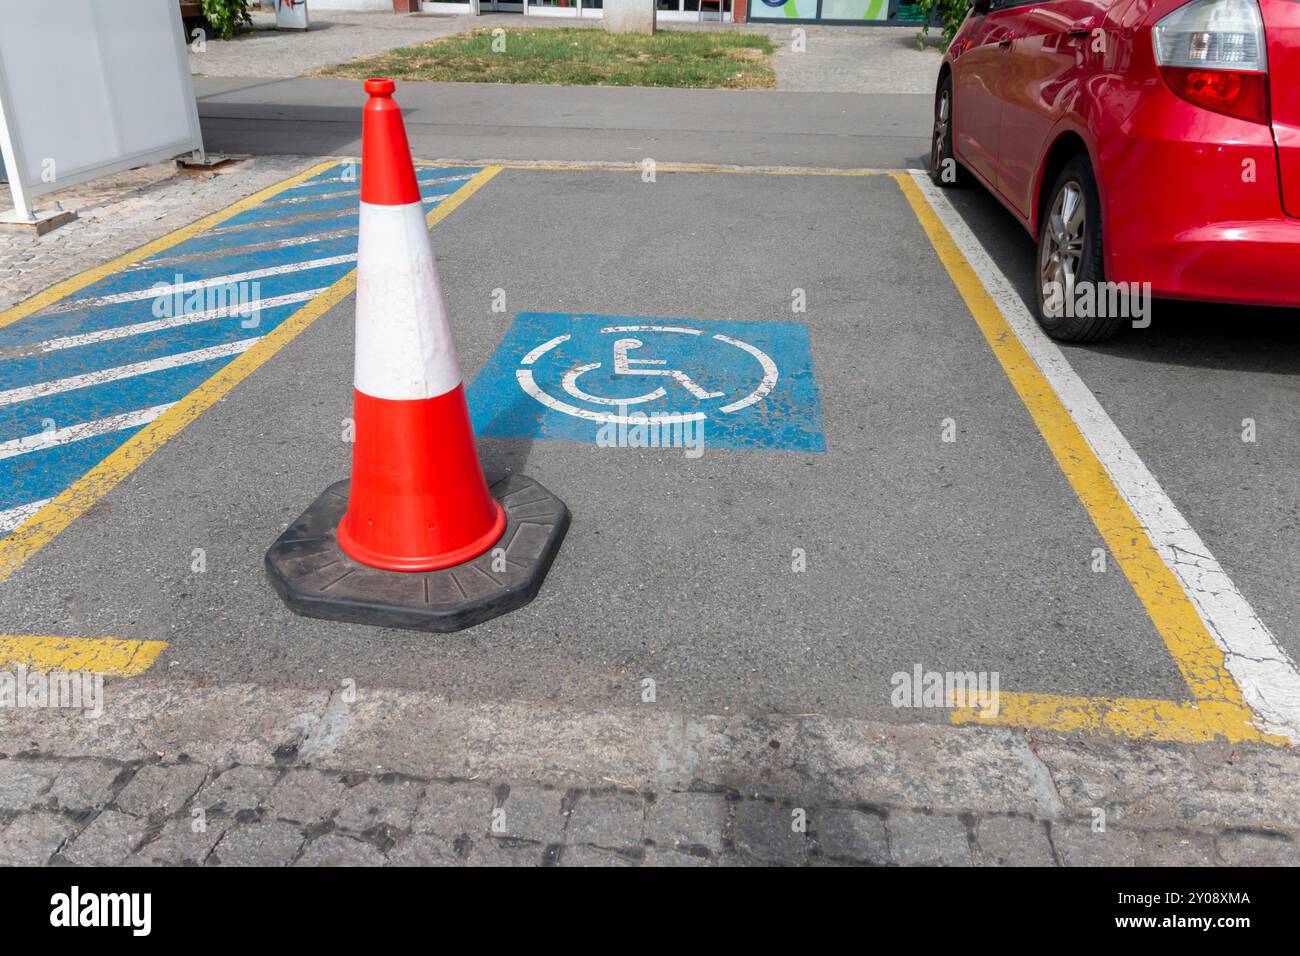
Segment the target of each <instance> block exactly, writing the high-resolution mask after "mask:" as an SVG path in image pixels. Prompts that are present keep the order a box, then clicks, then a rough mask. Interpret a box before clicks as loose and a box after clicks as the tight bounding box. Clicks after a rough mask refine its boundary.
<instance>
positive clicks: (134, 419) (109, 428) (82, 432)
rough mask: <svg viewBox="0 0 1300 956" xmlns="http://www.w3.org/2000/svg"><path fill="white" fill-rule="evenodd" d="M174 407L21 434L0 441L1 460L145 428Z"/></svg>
mask: <svg viewBox="0 0 1300 956" xmlns="http://www.w3.org/2000/svg"><path fill="white" fill-rule="evenodd" d="M174 404H175V403H174V402H168V403H167V404H165V405H154V406H153V407H152V408H141V409H139V410H137V411H134V412H123V413H122V414H121V415H109V416H107V417H106V418H97V419H95V420H94V421H89V422H78V423H77V424H76V425H68V426H67V427H65V428H51V429H50V430H49V431H44V432H38V433H37V434H35V435H24V436H23V437H22V438H14V439H11V440H10V441H5V442H0V458H14V457H16V456H18V455H26V454H28V453H30V452H34V451H41V450H42V449H45V448H53V447H55V446H56V445H69V444H71V443H72V442H74V441H83V440H85V439H87V438H94V437H95V436H96V435H107V434H108V433H109V432H118V431H122V429H124V428H136V427H138V426H140V425H148V424H149V423H150V422H151V421H153V420H154V419H155V418H157V417H158V416H159V415H161V414H162V413H163V412H165V411H167V409H169V408H171V407H172V405H174Z"/></svg>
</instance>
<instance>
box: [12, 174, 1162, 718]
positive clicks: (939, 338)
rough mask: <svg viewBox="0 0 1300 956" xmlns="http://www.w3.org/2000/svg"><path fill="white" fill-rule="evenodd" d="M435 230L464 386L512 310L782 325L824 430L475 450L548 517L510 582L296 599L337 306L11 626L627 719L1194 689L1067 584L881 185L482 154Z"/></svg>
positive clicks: (1146, 630) (1029, 483)
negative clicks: (626, 711)
mask: <svg viewBox="0 0 1300 956" xmlns="http://www.w3.org/2000/svg"><path fill="white" fill-rule="evenodd" d="M579 223H580V224H581V228H575V224H579ZM611 235H618V236H619V241H618V242H617V243H613V242H610V241H609V237H610V236H611ZM435 245H436V248H437V250H438V253H439V256H440V264H441V268H442V272H443V275H444V276H445V281H446V286H447V292H448V299H449V303H450V307H451V314H452V315H453V316H454V325H455V333H456V337H457V342H458V346H459V348H460V350H461V356H462V362H463V365H464V368H465V372H466V377H467V380H471V381H472V380H473V379H474V377H475V375H476V373H478V372H479V370H480V368H482V367H483V366H484V364H485V363H486V362H487V360H488V357H489V355H490V353H491V352H492V350H493V349H494V348H496V347H497V345H498V343H499V342H501V340H502V339H503V337H504V336H505V334H506V332H507V329H508V327H509V325H510V323H511V321H512V319H513V318H514V317H515V316H516V315H517V314H519V313H522V312H545V313H598V314H601V315H605V316H618V317H646V316H651V317H665V318H671V319H673V320H674V321H676V320H679V319H680V320H682V321H683V322H685V323H689V322H690V321H719V320H721V321H735V322H742V321H743V322H755V323H770V322H791V321H794V322H798V323H802V324H804V325H806V328H807V332H808V338H809V341H810V344H811V368H810V373H811V376H812V378H813V380H814V381H815V383H816V388H817V392H818V393H819V396H820V414H821V419H822V422H821V426H822V432H823V434H824V441H825V448H826V450H825V451H824V452H815V453H809V452H805V451H800V450H784V449H769V448H763V447H759V448H747V449H735V450H733V449H731V448H713V447H710V446H709V445H708V433H707V432H706V435H705V439H706V447H705V449H704V452H703V454H702V455H701V456H700V457H699V458H697V459H692V458H689V457H687V456H686V455H685V454H683V453H682V451H680V450H676V449H672V450H669V449H638V448H602V447H599V446H596V445H593V444H588V443H575V442H571V441H547V440H533V439H531V438H514V439H509V438H490V437H489V438H484V439H482V454H483V460H484V465H485V468H486V469H487V471H488V472H489V474H490V475H491V474H493V473H496V474H500V473H504V472H507V471H519V472H523V473H526V474H528V475H530V476H531V477H533V478H536V479H538V480H539V481H541V482H542V483H543V484H545V485H546V486H548V487H549V488H551V489H553V490H554V491H556V492H557V493H558V494H560V495H561V497H563V498H564V500H565V501H566V502H567V504H568V505H569V508H570V509H571V511H572V512H573V515H574V522H573V527H572V529H571V531H570V533H569V537H568V540H567V541H566V543H565V545H564V548H563V549H562V551H561V554H560V558H559V560H558V561H557V563H556V566H555V567H554V569H553V570H552V572H551V574H550V576H549V578H548V579H547V581H546V584H545V586H544V588H543V591H542V594H541V596H540V597H539V598H538V600H537V601H536V602H534V603H533V604H532V605H530V606H529V607H528V608H526V609H524V610H522V611H520V612H517V613H514V614H511V615H509V616H507V617H504V618H500V619H497V620H495V621H491V622H488V623H486V624H484V625H481V626H479V627H477V628H475V629H474V630H472V631H469V632H465V633H463V634H457V635H450V636H433V635H428V634H420V633H410V632H402V631H375V630H372V629H368V628H365V627H359V626H352V625H341V624H328V623H322V622H319V621H311V620H305V619H301V618H296V617H294V616H292V615H290V614H289V613H288V612H287V611H286V610H285V608H284V607H283V606H282V605H281V604H280V602H279V600H278V599H277V598H276V597H275V595H274V594H273V593H272V592H271V590H270V589H269V587H268V586H267V585H266V584H265V582H264V581H263V580H262V577H261V555H262V553H263V552H264V550H265V549H266V547H268V546H269V544H270V543H271V541H273V540H274V538H275V537H276V536H277V535H278V534H279V533H280V531H281V530H283V528H284V526H286V525H287V524H288V523H289V521H290V520H292V519H293V517H295V516H296V515H297V514H298V513H299V512H300V511H301V510H302V509H303V508H304V507H305V506H306V505H307V504H308V503H309V502H310V501H311V500H312V499H313V498H314V497H315V496H316V495H317V494H319V492H320V491H321V490H323V489H324V488H325V487H326V486H327V485H328V484H330V483H332V482H334V481H336V480H338V479H339V478H342V477H346V475H347V471H348V456H349V451H350V449H349V446H348V445H347V444H346V443H345V442H344V441H343V440H342V435H343V423H344V420H345V419H347V418H348V417H349V415H350V400H351V347H350V342H351V335H352V329H351V317H352V306H351V301H350V300H345V301H344V302H342V303H340V304H339V305H338V306H336V307H335V308H334V309H332V310H331V311H330V312H328V313H327V314H326V315H325V316H324V317H323V318H322V319H320V320H319V321H317V322H316V323H315V324H314V325H313V326H312V327H310V328H309V329H308V330H307V331H306V332H305V333H304V334H303V335H302V336H301V337H300V338H298V339H297V340H295V341H294V342H293V343H292V344H290V345H289V346H288V347H287V348H286V349H285V350H284V352H283V353H281V354H280V355H278V356H277V357H276V358H275V359H274V360H273V361H271V362H270V363H269V364H268V365H267V366H266V367H264V368H263V369H262V370H261V371H260V372H259V373H258V374H257V375H255V376H253V377H251V378H250V379H248V380H247V381H246V382H244V383H242V384H241V386H240V388H239V390H238V392H236V393H235V394H234V395H232V396H231V398H230V399H228V400H226V401H223V402H221V403H219V404H218V405H217V406H216V407H214V408H213V409H211V410H210V411H209V412H208V413H206V414H205V415H203V416H202V417H200V418H199V419H198V420H197V421H196V422H195V423H194V424H192V425H191V426H190V427H188V428H187V429H186V430H185V431H184V432H182V433H181V434H180V435H179V436H178V437H177V438H176V439H174V440H173V441H171V442H169V443H168V444H167V445H166V446H164V447H163V448H162V449H161V450H160V451H159V452H157V453H156V454H155V455H154V456H153V457H152V458H151V459H150V460H149V461H148V462H146V463H145V464H144V465H143V466H142V467H141V468H140V469H138V470H137V471H135V472H134V473H133V474H132V475H131V477H130V478H129V479H128V480H127V481H126V482H125V483H124V486H123V487H121V488H119V489H117V490H115V491H114V492H112V493H111V494H110V495H109V496H108V497H107V498H106V499H105V501H104V502H102V503H101V505H100V506H98V507H96V508H95V509H92V511H91V512H89V513H88V514H87V515H85V516H84V517H83V518H81V519H80V520H79V521H78V522H77V523H76V524H75V525H74V526H73V527H72V528H71V529H70V530H69V531H68V532H66V533H64V534H63V535H61V536H60V537H59V538H58V539H56V540H55V541H54V542H53V543H52V544H51V545H50V546H48V547H47V548H45V549H44V550H43V551H41V552H40V553H39V554H38V555H37V556H36V557H35V558H33V559H32V560H31V561H30V562H29V563H28V564H27V565H26V566H25V567H24V569H23V571H22V573H21V574H20V575H18V576H16V577H15V578H14V579H12V580H11V581H10V582H8V584H7V585H6V590H5V593H4V606H5V615H6V621H7V622H8V626H9V627H10V628H12V629H15V630H16V631H18V632H23V633H52V634H57V633H113V634H122V633H129V634H131V635H132V636H133V637H136V638H140V639H149V640H164V641H167V642H169V644H170V648H169V650H168V653H167V657H166V663H165V666H157V667H155V668H154V669H152V670H151V671H150V672H148V673H147V674H146V675H144V676H143V677H142V678H140V679H141V680H164V679H168V678H171V677H175V676H186V677H193V678H196V679H199V680H202V681H205V682H234V681H247V682H256V683H261V684H269V685H273V686H278V685H287V686H315V685H317V684H319V683H320V682H324V683H326V684H327V685H330V686H333V685H334V684H335V683H336V681H337V680H340V679H345V678H351V679H354V680H356V681H357V682H358V683H359V684H361V685H364V686H395V687H404V688H425V689H430V690H436V691H437V692H438V693H441V694H447V695H450V696H453V697H456V698H462V699H470V700H508V699H513V698H520V699H525V700H530V701H552V702H561V703H564V704H567V705H570V706H576V707H583V708H593V707H611V706H613V707H616V706H619V705H627V706H635V705H636V704H637V703H638V702H639V700H640V693H641V682H642V681H643V680H644V679H646V678H650V679H653V680H654V681H655V682H656V685H657V689H658V698H659V700H660V701H663V702H665V703H669V704H671V705H672V706H675V707H680V708H682V709H686V710H692V711H696V712H725V711H726V710H733V711H736V710H739V711H747V712H754V711H758V712H766V711H774V712H780V713H804V712H818V713H828V714H837V715H850V716H864V715H868V716H872V717H878V718H884V719H896V720H903V721H911V720H915V719H918V717H921V718H922V719H945V714H944V711H943V710H942V709H940V710H938V711H935V710H930V711H923V710H898V709H895V708H894V707H893V706H891V692H892V690H893V684H892V683H891V680H892V678H893V675H895V674H897V673H899V672H907V673H910V672H911V671H912V669H913V667H914V665H916V664H921V665H923V668H924V669H925V670H935V671H940V672H946V671H957V672H968V671H974V672H998V673H999V674H1000V675H1001V681H1002V685H1003V687H1012V686H1014V687H1015V688H1016V689H1018V690H1024V691H1028V690H1035V691H1043V692H1051V693H1057V694H1076V695H1078V694H1082V695H1090V696H1091V695H1096V696H1128V697H1155V698H1162V699H1175V700H1177V699H1183V698H1185V697H1186V696H1187V691H1186V688H1185V687H1184V686H1183V685H1182V682H1181V681H1180V679H1179V676H1178V673H1177V670H1176V669H1175V667H1174V666H1173V663H1172V662H1171V660H1170V658H1169V656H1168V654H1167V653H1166V652H1165V650H1164V648H1163V646H1162V645H1161V643H1160V640H1159V638H1158V636H1157V635H1156V633H1155V631H1154V629H1153V627H1152V625H1151V622H1150V620H1149V619H1148V618H1147V616H1146V614H1145V613H1144V611H1143V608H1142V606H1141V604H1140V603H1139V601H1138V600H1137V598H1136V597H1135V595H1134V593H1133V591H1132V589H1131V588H1130V587H1129V586H1128V584H1127V582H1126V581H1125V579H1124V578H1123V577H1122V576H1121V575H1119V574H1114V573H1112V574H1097V573H1093V572H1092V571H1091V570H1090V562H1091V559H1092V552H1093V549H1094V548H1097V547H1100V546H1102V544H1103V542H1102V541H1101V539H1100V537H1099V536H1098V534H1097V532H1096V530H1095V529H1094V528H1093V526H1092V524H1091V523H1090V521H1089V519H1088V516H1087V514H1086V512H1085V511H1084V509H1083V507H1082V506H1081V505H1080V504H1079V501H1078V499H1077V498H1075V496H1074V495H1073V494H1072V492H1071V490H1070V487H1069V485H1068V483H1067V482H1066V480H1065V478H1064V477H1063V476H1062V474H1061V473H1060V471H1059V469H1058V468H1057V467H1056V465H1055V463H1054V462H1053V460H1052V458H1051V455H1050V453H1049V451H1048V449H1047V448H1046V446H1045V445H1044V443H1043V442H1042V440H1041V438H1040V437H1039V436H1038V434H1037V432H1036V430H1035V427H1034V424H1033V422H1032V421H1031V420H1030V418H1029V415H1028V414H1027V412H1026V411H1025V409H1024V407H1023V405H1022V404H1021V401H1020V399H1019V398H1018V396H1017V395H1016V393H1015V391H1014V390H1013V389H1012V388H1011V386H1010V384H1009V383H1008V382H1007V380H1006V378H1005V376H1004V375H1003V374H1002V371H1001V370H1000V368H999V367H998V365H997V363H996V361H995V360H994V358H993V356H992V354H991V353H990V352H989V350H988V348H987V346H986V345H985V344H984V342H983V340H982V338H981V336H980V333H979V330H978V328H977V327H976V326H975V324H974V323H973V322H971V321H970V319H969V316H968V315H967V314H966V313H965V311H964V307H963V305H962V302H961V300H960V299H959V298H958V296H957V295H956V293H955V291H954V290H953V289H952V287H951V286H950V285H949V284H948V283H947V282H946V281H944V279H943V277H942V275H941V274H939V273H937V272H936V268H935V265H934V263H933V253H932V252H931V251H930V247H929V243H928V241H927V239H926V238H925V236H924V234H923V233H922V232H921V230H920V227H919V225H918V224H917V222H916V218H915V216H914V215H913V213H912V211H911V209H910V208H909V207H908V206H907V204H906V203H905V201H904V200H903V197H902V195H901V193H900V191H899V188H898V186H897V184H896V183H895V182H894V181H893V180H892V179H890V178H888V177H883V176H870V177H847V176H846V177H839V176H779V175H770V176H769V175H730V174H721V173H714V174H707V173H679V174H663V175H662V176H660V177H659V178H658V180H657V181H656V182H654V183H645V182H643V181H642V179H641V177H640V175H639V174H638V173H637V172H635V171H623V172H603V171H563V172H560V171H537V170H522V169H520V170H505V171H503V172H502V173H500V174H498V175H497V176H496V177H495V178H494V179H493V180H492V181H491V182H490V183H488V185H487V186H486V187H484V188H483V189H482V190H481V191H480V192H479V193H477V194H476V195H474V196H473V197H472V198H471V199H470V200H469V201H468V202H467V203H466V204H465V205H464V206H462V207H461V208H460V209H458V210H457V211H456V212H455V213H453V215H452V216H451V217H449V218H448V219H447V220H446V221H445V222H444V223H442V224H440V225H439V226H438V227H437V228H436V230H435ZM497 289H501V290H504V296H505V303H506V310H505V312H493V311H492V306H493V302H494V290H497ZM796 289H803V290H805V292H806V298H807V311H806V312H805V313H795V312H793V311H792V301H793V300H792V292H793V290H796ZM701 378H702V379H703V380H707V376H706V375H704V374H702V373H701ZM474 397H475V395H474V391H473V390H472V389H471V400H473V399H474ZM523 398H524V400H527V398H526V396H525V397H523ZM949 419H950V420H951V421H952V423H953V435H952V437H953V438H954V439H955V440H953V441H945V440H944V431H945V422H946V420H949ZM195 548H202V549H204V552H205V555H206V570H205V571H204V572H203V573H201V574H195V573H193V572H192V570H191V564H192V557H191V556H192V552H193V549H195ZM796 549H802V550H803V552H804V554H805V556H806V566H807V570H806V571H796V570H794V569H793V567H794V561H795V558H796V553H795V552H796ZM91 555H93V559H91V561H92V562H93V571H90V570H88V567H87V560H86V559H87V556H91Z"/></svg>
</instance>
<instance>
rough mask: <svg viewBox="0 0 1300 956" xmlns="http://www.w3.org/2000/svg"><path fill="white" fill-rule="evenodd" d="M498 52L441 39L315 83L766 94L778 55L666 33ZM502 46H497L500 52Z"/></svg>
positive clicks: (752, 40)
mask: <svg viewBox="0 0 1300 956" xmlns="http://www.w3.org/2000/svg"><path fill="white" fill-rule="evenodd" d="M504 40H505V49H504V50H503V51H502V52H500V53H498V52H494V51H493V49H492V47H493V37H492V33H491V31H490V30H487V29H481V30H475V31H473V32H472V33H462V34H457V35H455V36H450V37H441V38H439V39H437V40H433V41H431V42H429V43H422V44H420V45H419V46H411V47H399V48H398V49H396V50H389V51H388V52H387V53H380V54H379V55H377V56H371V57H365V58H364V59H360V60H353V61H352V62H351V63H342V64H340V65H338V66H332V67H327V68H326V69H324V70H320V71H319V72H318V73H317V75H318V76H346V77H352V78H355V79H365V78H366V77H370V76H387V77H391V78H393V79H395V80H436V81H441V82H455V83H550V84H564V85H571V86H671V87H692V88H707V89H719V88H722V89H739V90H747V89H763V88H766V87H770V86H772V85H774V84H775V82H776V76H775V74H773V72H772V67H771V65H770V63H769V58H770V57H771V54H772V52H773V51H774V50H775V49H776V47H775V46H774V45H773V44H772V41H771V40H769V39H768V38H767V37H766V36H763V35H762V34H756V33H731V32H729V33H712V32H696V31H693V30H692V31H686V30H666V31H663V32H660V33H655V34H652V35H649V36H644V35H640V34H621V35H618V36H614V35H611V34H608V33H606V32H605V31H604V30H601V29H595V30H591V29H582V28H554V27H552V28H544V29H537V30H507V31H505V37H504ZM496 45H497V46H498V47H500V46H501V43H500V41H499V40H498V41H497V44H496Z"/></svg>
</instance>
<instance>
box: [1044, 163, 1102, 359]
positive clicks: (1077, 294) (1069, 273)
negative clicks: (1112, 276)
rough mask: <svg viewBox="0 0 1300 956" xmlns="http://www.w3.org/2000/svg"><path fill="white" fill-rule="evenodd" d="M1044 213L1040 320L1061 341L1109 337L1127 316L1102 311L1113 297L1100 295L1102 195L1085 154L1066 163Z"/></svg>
mask: <svg viewBox="0 0 1300 956" xmlns="http://www.w3.org/2000/svg"><path fill="white" fill-rule="evenodd" d="M1042 217H1043V218H1042V223H1041V225H1040V227H1039V230H1038V270H1037V272H1036V276H1037V281H1036V285H1037V287H1038V289H1037V293H1038V322H1039V324H1040V325H1042V327H1043V330H1044V331H1045V332H1046V333H1047V334H1048V335H1050V336H1051V337H1052V338H1054V339H1058V340H1060V341H1062V342H1099V341H1101V340H1102V339H1106V338H1110V336H1112V335H1114V334H1115V332H1116V331H1118V329H1119V327H1120V324H1121V323H1122V322H1123V321H1124V317H1123V316H1122V315H1120V314H1114V315H1106V314H1102V315H1098V314H1097V313H1098V312H1103V313H1104V312H1105V311H1106V303H1107V302H1108V301H1109V297H1107V296H1105V295H1102V294H1101V291H1102V290H1101V284H1102V282H1104V281H1105V268H1104V266H1103V262H1104V260H1103V259H1102V235H1101V199H1100V197H1099V196H1098V194H1097V182H1096V180H1095V179H1094V178H1093V175H1092V167H1091V165H1090V164H1089V163H1088V159H1087V157H1086V156H1082V155H1080V156H1075V157H1074V158H1073V159H1071V160H1070V161H1069V162H1068V163H1066V164H1065V168H1064V169H1062V170H1061V173H1060V175H1058V176H1057V177H1056V182H1055V183H1054V184H1053V185H1052V189H1051V191H1050V192H1049V193H1048V194H1047V201H1046V202H1045V203H1044V204H1043V212H1042ZM1089 286H1090V287H1091V288H1090V289H1089ZM1085 293H1086V294H1085ZM1111 311H1117V310H1111Z"/></svg>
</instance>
